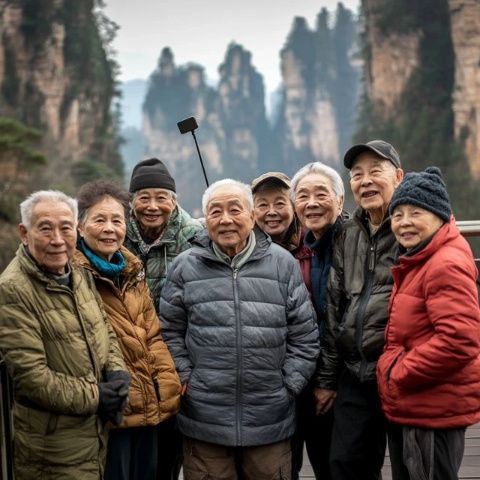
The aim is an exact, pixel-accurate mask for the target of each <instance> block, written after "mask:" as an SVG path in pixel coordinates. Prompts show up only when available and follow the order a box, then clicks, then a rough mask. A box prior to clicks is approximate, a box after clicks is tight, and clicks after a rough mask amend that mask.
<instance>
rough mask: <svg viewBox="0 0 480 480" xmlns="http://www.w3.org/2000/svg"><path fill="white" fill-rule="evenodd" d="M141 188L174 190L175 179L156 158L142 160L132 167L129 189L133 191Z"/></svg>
mask: <svg viewBox="0 0 480 480" xmlns="http://www.w3.org/2000/svg"><path fill="white" fill-rule="evenodd" d="M142 188H164V189H165V190H171V191H172V192H175V180H174V179H173V178H172V176H171V175H170V172H169V171H168V169H167V167H166V166H165V165H164V164H163V162H162V161H161V160H159V159H158V158H149V159H148V160H142V161H141V162H138V163H137V164H136V165H135V167H134V168H133V172H132V177H131V179H130V188H129V191H130V193H133V192H136V191H137V190H141V189H142Z"/></svg>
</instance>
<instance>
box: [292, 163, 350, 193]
mask: <svg viewBox="0 0 480 480" xmlns="http://www.w3.org/2000/svg"><path fill="white" fill-rule="evenodd" d="M311 173H319V174H321V175H324V176H325V177H327V178H328V179H329V180H330V182H331V184H332V189H333V193H334V194H335V196H336V197H337V198H339V199H340V198H344V197H345V186H344V185H343V180H342V177H340V175H339V173H338V172H337V171H336V170H335V169H334V168H332V167H329V166H328V165H325V164H324V163H322V162H312V163H308V164H307V165H305V166H304V167H302V168H301V169H300V170H299V171H298V172H297V173H296V174H295V175H294V176H293V178H292V187H291V197H292V200H293V201H295V195H296V190H297V186H298V184H299V183H300V181H301V180H302V179H303V178H304V177H306V176H307V175H309V174H311Z"/></svg>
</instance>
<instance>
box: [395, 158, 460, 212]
mask: <svg viewBox="0 0 480 480" xmlns="http://www.w3.org/2000/svg"><path fill="white" fill-rule="evenodd" d="M398 205H416V206H417V207H420V208H423V209H424V210H428V211H429V212H432V213H434V214H435V215H437V217H440V218H441V219H442V220H443V221H444V222H448V221H450V216H451V214H452V207H451V205H450V198H449V197H448V193H447V189H446V185H445V182H444V181H443V178H442V172H441V171H440V169H439V168H438V167H428V168H426V169H425V171H424V172H418V173H417V172H411V173H407V174H406V175H405V177H404V179H403V181H402V183H400V185H399V186H398V187H397V189H396V190H395V192H394V193H393V197H392V201H391V202H390V215H391V214H392V212H393V210H394V209H395V207H398Z"/></svg>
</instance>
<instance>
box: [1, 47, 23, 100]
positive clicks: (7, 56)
mask: <svg viewBox="0 0 480 480" xmlns="http://www.w3.org/2000/svg"><path fill="white" fill-rule="evenodd" d="M9 43H10V42H6V43H5V44H4V61H5V77H4V80H3V83H2V95H3V97H4V98H5V100H6V101H7V102H8V103H9V104H10V105H16V103H17V101H18V100H17V97H18V85H19V80H18V75H17V67H16V63H15V56H14V54H13V49H12V46H11V45H10V44H9Z"/></svg>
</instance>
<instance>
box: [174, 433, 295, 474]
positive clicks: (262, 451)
mask: <svg viewBox="0 0 480 480" xmlns="http://www.w3.org/2000/svg"><path fill="white" fill-rule="evenodd" d="M291 456H292V454H291V448H290V439H288V440H284V441H282V442H277V443H272V444H269V445H261V446H256V447H225V446H222V445H216V444H213V443H207V442H202V441H200V440H195V439H193V438H189V437H184V439H183V477H184V479H185V480H237V479H238V480H291V471H292V467H291Z"/></svg>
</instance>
